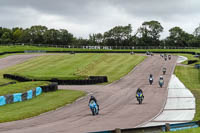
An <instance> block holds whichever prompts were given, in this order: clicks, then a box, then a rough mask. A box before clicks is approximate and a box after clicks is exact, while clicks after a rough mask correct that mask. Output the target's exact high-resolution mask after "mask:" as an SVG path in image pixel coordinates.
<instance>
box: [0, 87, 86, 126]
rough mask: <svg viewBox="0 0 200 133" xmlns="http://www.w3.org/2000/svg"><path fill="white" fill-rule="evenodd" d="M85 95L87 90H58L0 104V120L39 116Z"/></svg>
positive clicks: (7, 120)
mask: <svg viewBox="0 0 200 133" xmlns="http://www.w3.org/2000/svg"><path fill="white" fill-rule="evenodd" d="M84 95H85V92H82V91H74V90H58V91H55V92H48V93H42V94H41V95H39V96H37V97H36V98H33V99H31V100H27V101H24V102H18V103H13V104H7V105H5V106H0V122H1V123H2V122H9V121H15V120H21V119H25V118H29V117H33V116H37V115H39V114H41V113H45V112H48V111H50V110H55V109H57V108H59V107H62V106H64V105H66V104H70V103H72V102H74V101H75V100H76V99H78V98H80V97H82V96H84Z"/></svg>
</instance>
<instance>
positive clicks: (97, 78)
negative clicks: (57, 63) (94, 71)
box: [3, 74, 108, 85]
mask: <svg viewBox="0 0 200 133" xmlns="http://www.w3.org/2000/svg"><path fill="white" fill-rule="evenodd" d="M3 77H4V78H9V79H12V80H17V81H19V82H27V81H49V82H56V83H58V84H59V85H90V84H98V83H105V82H108V78H107V76H89V77H88V79H84V80H60V79H56V78H52V79H50V80H42V79H30V78H27V77H23V76H18V75H14V74H3Z"/></svg>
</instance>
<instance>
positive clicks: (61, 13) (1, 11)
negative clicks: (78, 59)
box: [0, 0, 200, 37]
mask: <svg viewBox="0 0 200 133" xmlns="http://www.w3.org/2000/svg"><path fill="white" fill-rule="evenodd" d="M198 5H200V1H199V0H40V1H38V0H1V1H0V16H1V18H0V25H6V26H8V27H14V26H15V25H20V26H29V25H35V24H45V25H47V26H50V27H53V26H56V25H57V26H58V27H59V26H60V27H62V28H63V27H67V28H69V29H70V30H72V32H78V31H79V29H80V32H81V33H80V34H79V33H76V34H79V35H81V36H82V35H84V34H87V35H85V36H88V34H89V33H94V32H95V33H97V32H104V31H106V30H109V28H112V27H113V26H116V25H127V24H129V23H130V24H132V26H133V28H135V29H136V28H138V27H139V26H140V25H141V24H142V22H144V21H149V20H158V21H160V22H161V24H163V25H165V26H167V25H176V24H177V25H181V26H182V28H185V29H187V30H190V31H192V30H193V29H194V28H195V27H194V26H193V27H194V28H193V29H191V24H192V23H191V22H190V21H191V20H193V19H194V17H196V18H195V19H194V20H195V21H198V20H200V17H198V15H199V14H200V9H199V7H198ZM54 18H55V19H54ZM183 23H184V24H183ZM197 23H199V22H194V25H195V26H196V25H197ZM68 25H70V26H68ZM188 25H190V26H188ZM77 26H79V27H77ZM136 26H137V27H136ZM188 27H190V28H188ZM164 28H165V27H164ZM167 29H169V27H168V26H167ZM85 36H84V37H85Z"/></svg>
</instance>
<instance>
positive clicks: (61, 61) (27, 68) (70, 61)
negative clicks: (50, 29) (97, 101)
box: [0, 54, 146, 83]
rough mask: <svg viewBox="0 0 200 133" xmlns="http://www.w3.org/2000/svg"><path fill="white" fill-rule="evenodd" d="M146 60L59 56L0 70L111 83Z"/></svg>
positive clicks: (122, 55) (36, 75)
mask: <svg viewBox="0 0 200 133" xmlns="http://www.w3.org/2000/svg"><path fill="white" fill-rule="evenodd" d="M145 58H146V57H145V56H141V55H130V54H75V55H71V54H56V55H45V56H39V57H36V58H34V59H31V60H29V61H26V62H25V63H22V64H18V65H16V66H13V67H10V68H8V69H4V70H1V71H0V75H2V74H3V73H10V74H16V75H21V76H25V77H29V78H35V79H51V78H58V79H83V78H85V77H88V76H107V77H108V80H109V83H110V82H113V81H115V80H118V79H120V78H121V77H122V76H125V75H126V74H127V73H128V72H130V71H131V70H132V69H133V68H134V67H135V66H136V65H137V64H139V63H140V62H142V61H143V60H144V59H145Z"/></svg>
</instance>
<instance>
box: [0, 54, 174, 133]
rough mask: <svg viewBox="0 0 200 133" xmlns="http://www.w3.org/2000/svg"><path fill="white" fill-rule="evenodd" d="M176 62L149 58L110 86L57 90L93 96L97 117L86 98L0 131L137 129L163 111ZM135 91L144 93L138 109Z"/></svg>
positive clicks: (1, 126) (6, 125) (44, 132)
mask: <svg viewBox="0 0 200 133" xmlns="http://www.w3.org/2000/svg"><path fill="white" fill-rule="evenodd" d="M18 56H19V55H18ZM21 56H22V55H21ZM176 59H177V58H176V57H175V56H173V58H172V60H168V61H164V59H163V58H161V57H160V56H158V55H155V56H150V57H148V58H147V59H146V60H145V61H143V62H142V63H141V64H139V65H138V66H136V67H135V69H134V70H133V71H131V72H130V73H129V74H128V75H126V76H125V77H123V78H121V79H120V80H118V81H116V82H114V83H112V84H109V85H94V86H93V85H91V86H59V89H78V90H85V91H87V92H88V93H89V94H91V93H92V94H93V95H95V97H96V98H97V100H98V103H99V105H100V114H99V115H98V116H92V115H91V112H90V110H89V108H88V100H89V96H86V97H84V98H82V99H79V100H77V101H76V102H74V103H73V104H71V105H67V106H65V107H62V108H60V109H57V110H55V111H51V112H47V113H44V114H42V115H39V116H36V117H33V118H29V119H25V120H19V121H14V122H8V123H1V124H0V131H1V132H2V133H3V132H6V133H11V132H13V133H22V132H28V133H35V132H38V133H39V132H42V133H55V132H59V133H61V132H63V133H64V132H73V133H76V132H90V131H99V130H109V129H114V128H133V127H136V126H137V125H139V124H141V123H144V122H145V121H147V120H150V119H152V118H153V117H155V116H156V115H157V114H158V113H159V112H160V111H161V110H162V109H163V107H164V104H165V102H166V98H167V93H168V91H167V85H168V82H169V79H170V76H171V73H172V71H173V70H174V67H175V64H176ZM0 62H1V61H0ZM163 67H167V73H166V75H164V76H163V77H164V80H165V84H164V87H163V88H160V87H159V85H158V79H159V76H160V75H162V68H163ZM150 73H151V74H153V75H154V83H153V85H149V82H148V76H149V74H150ZM138 87H140V88H142V89H143V91H144V96H145V98H144V101H143V104H141V105H139V104H138V103H137V100H136V98H135V92H136V89H137V88H138Z"/></svg>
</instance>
